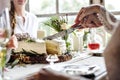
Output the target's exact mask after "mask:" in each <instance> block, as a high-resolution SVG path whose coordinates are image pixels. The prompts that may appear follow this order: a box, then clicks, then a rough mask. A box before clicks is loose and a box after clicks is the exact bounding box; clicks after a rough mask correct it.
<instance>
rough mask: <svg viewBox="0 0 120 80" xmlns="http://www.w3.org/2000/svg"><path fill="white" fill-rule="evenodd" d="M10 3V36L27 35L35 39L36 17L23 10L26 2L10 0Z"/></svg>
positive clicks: (25, 0) (23, 0) (24, 0)
mask: <svg viewBox="0 0 120 80" xmlns="http://www.w3.org/2000/svg"><path fill="white" fill-rule="evenodd" d="M10 3H11V8H10V20H11V27H12V34H19V35H24V34H27V36H30V37H31V38H37V29H38V21H37V17H36V16H35V15H34V14H32V13H30V12H28V11H26V10H25V5H26V3H27V0H11V1H10ZM25 36H26V35H25Z"/></svg>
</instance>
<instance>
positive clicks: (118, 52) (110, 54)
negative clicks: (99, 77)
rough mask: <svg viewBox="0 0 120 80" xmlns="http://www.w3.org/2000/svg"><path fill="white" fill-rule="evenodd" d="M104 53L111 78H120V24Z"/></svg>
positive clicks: (119, 79) (118, 79) (117, 79)
mask: <svg viewBox="0 0 120 80" xmlns="http://www.w3.org/2000/svg"><path fill="white" fill-rule="evenodd" d="M103 54H104V58H105V63H106V68H107V72H108V77H109V80H120V75H119V74H120V24H119V25H118V27H117V29H116V30H115V32H114V33H113V35H112V38H111V40H110V42H109V43H108V45H107V47H106V49H105V51H104V53H103Z"/></svg>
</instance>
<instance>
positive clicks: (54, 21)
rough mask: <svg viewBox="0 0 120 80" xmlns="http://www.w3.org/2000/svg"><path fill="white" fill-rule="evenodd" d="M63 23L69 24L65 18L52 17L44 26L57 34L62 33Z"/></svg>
mask: <svg viewBox="0 0 120 80" xmlns="http://www.w3.org/2000/svg"><path fill="white" fill-rule="evenodd" d="M63 23H67V21H66V20H65V19H64V18H60V17H59V16H52V17H51V18H50V19H49V20H47V21H45V22H43V24H44V25H47V26H48V27H51V28H52V29H54V30H55V31H57V32H60V31H62V29H61V25H62V24H63Z"/></svg>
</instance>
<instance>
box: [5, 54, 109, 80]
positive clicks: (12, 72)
mask: <svg viewBox="0 0 120 80" xmlns="http://www.w3.org/2000/svg"><path fill="white" fill-rule="evenodd" d="M60 64H89V65H93V64H96V65H98V66H100V70H99V71H97V72H96V73H95V76H96V77H95V80H102V78H104V77H105V76H106V74H107V73H106V68H105V63H104V58H103V57H95V56H88V55H87V56H85V57H81V56H78V57H75V58H73V59H72V60H69V61H66V62H61V63H56V64H55V65H60ZM46 66H48V64H34V65H31V64H28V65H26V67H19V66H15V67H14V68H13V69H9V71H8V72H5V75H6V76H9V77H11V78H12V80H22V79H21V78H22V77H25V76H27V75H29V74H32V73H34V72H37V71H39V70H40V69H41V68H43V67H46Z"/></svg>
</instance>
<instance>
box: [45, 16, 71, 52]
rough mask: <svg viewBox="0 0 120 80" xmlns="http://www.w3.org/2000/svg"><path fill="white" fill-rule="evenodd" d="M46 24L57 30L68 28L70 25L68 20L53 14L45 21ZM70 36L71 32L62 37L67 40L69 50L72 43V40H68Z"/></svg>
mask: <svg viewBox="0 0 120 80" xmlns="http://www.w3.org/2000/svg"><path fill="white" fill-rule="evenodd" d="M44 25H47V26H48V27H51V28H52V29H54V30H55V31H56V32H60V31H63V30H66V29H68V28H69V27H70V26H68V20H67V19H65V18H63V17H59V16H52V17H51V18H50V19H49V20H47V21H45V22H44ZM68 37H69V34H68V35H65V36H64V37H62V39H63V40H65V43H66V48H67V52H68V51H70V45H71V44H70V42H69V41H68Z"/></svg>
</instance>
